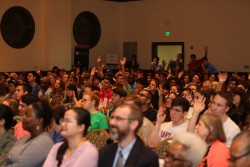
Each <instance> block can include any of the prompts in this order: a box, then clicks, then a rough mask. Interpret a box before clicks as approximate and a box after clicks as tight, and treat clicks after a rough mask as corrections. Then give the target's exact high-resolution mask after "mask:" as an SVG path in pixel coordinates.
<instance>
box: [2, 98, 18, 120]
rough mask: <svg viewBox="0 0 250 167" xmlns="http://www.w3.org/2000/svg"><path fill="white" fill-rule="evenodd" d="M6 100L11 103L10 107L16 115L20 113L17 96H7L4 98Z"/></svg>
mask: <svg viewBox="0 0 250 167" xmlns="http://www.w3.org/2000/svg"><path fill="white" fill-rule="evenodd" d="M4 101H6V102H8V103H9V105H8V106H9V107H10V109H11V111H12V112H13V116H16V115H18V114H19V111H18V101H17V99H15V98H6V99H4V100H3V102H4Z"/></svg>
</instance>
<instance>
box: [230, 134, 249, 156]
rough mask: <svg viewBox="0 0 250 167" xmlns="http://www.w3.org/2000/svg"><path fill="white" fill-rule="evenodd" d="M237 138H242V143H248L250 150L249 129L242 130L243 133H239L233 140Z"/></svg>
mask: <svg viewBox="0 0 250 167" xmlns="http://www.w3.org/2000/svg"><path fill="white" fill-rule="evenodd" d="M236 140H240V141H241V142H242V143H245V144H246V148H247V150H248V151H249V150H250V132H249V131H242V132H241V133H239V134H237V135H236V136H235V137H234V139H233V142H234V141H236Z"/></svg>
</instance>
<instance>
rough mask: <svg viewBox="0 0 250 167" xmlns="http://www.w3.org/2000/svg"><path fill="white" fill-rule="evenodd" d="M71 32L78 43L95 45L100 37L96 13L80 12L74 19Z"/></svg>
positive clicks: (91, 46) (99, 26)
mask: <svg viewBox="0 0 250 167" xmlns="http://www.w3.org/2000/svg"><path fill="white" fill-rule="evenodd" d="M73 34H74V38H75V41H76V42H77V43H78V44H79V45H89V47H90V48H93V47H94V46H96V44H97V43H98V41H99V39H100V37H101V25H100V22H99V20H98V18H97V17H96V15H95V14H93V13H91V12H88V11H85V12H82V13H80V14H79V15H78V16H77V17H76V19H75V22H74V26H73Z"/></svg>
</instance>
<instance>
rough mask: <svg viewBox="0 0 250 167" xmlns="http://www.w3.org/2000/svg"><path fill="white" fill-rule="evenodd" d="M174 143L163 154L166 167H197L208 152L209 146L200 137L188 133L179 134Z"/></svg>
mask: <svg viewBox="0 0 250 167" xmlns="http://www.w3.org/2000/svg"><path fill="white" fill-rule="evenodd" d="M173 139H174V141H173V142H172V143H171V144H170V145H169V146H168V147H167V149H166V152H163V155H162V156H163V157H164V166H165V167H167V166H169V167H180V166H183V167H184V166H189V167H197V165H198V164H199V163H200V162H201V160H202V158H203V156H204V155H205V153H206V151H207V144H206V143H205V142H204V141H203V140H202V139H201V138H200V137H198V136H196V135H195V134H192V133H188V132H182V133H178V134H176V135H175V136H174V138H173Z"/></svg>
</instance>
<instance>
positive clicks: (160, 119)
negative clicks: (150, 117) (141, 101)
mask: <svg viewBox="0 0 250 167" xmlns="http://www.w3.org/2000/svg"><path fill="white" fill-rule="evenodd" d="M165 118H166V114H165V112H164V108H163V107H160V108H159V111H158V113H157V122H158V123H161V124H162V123H163V122H164V121H165Z"/></svg>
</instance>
